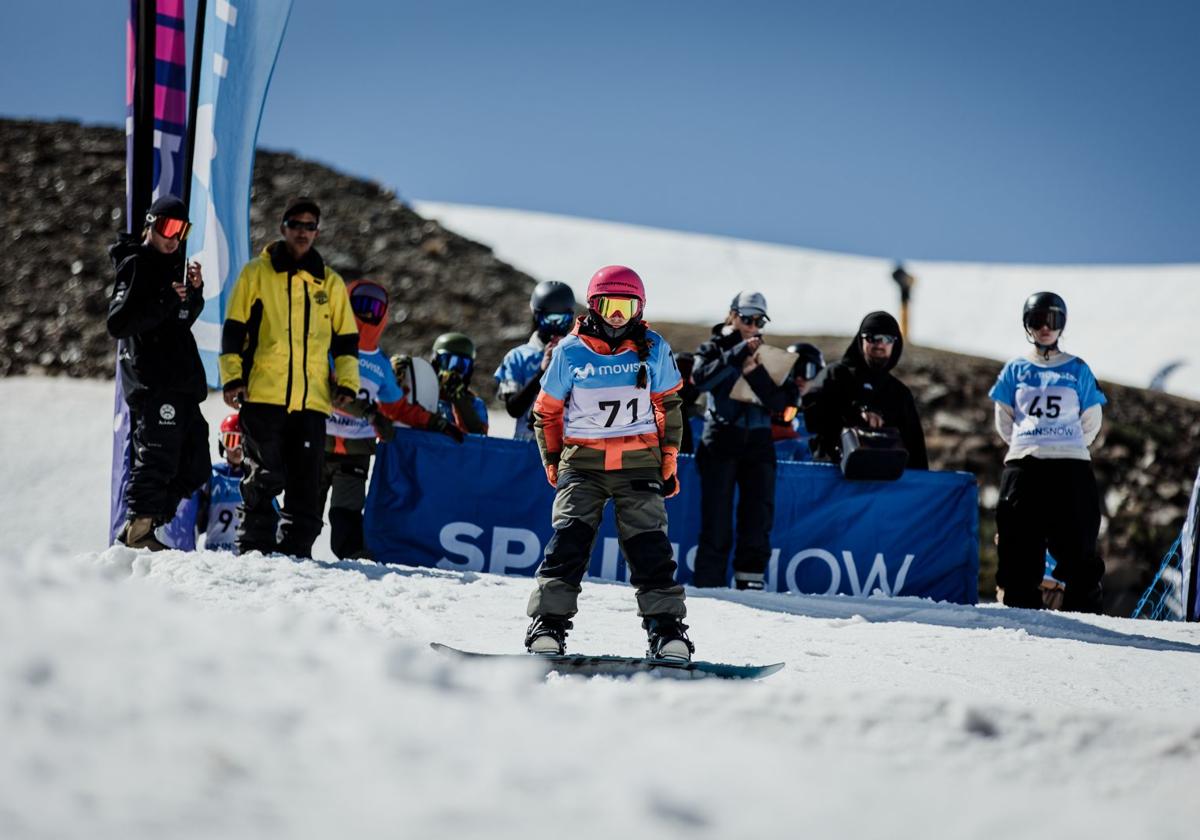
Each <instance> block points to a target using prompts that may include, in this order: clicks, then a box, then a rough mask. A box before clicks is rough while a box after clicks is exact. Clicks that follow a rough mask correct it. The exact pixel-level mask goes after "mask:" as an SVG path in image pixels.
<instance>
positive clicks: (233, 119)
mask: <svg viewBox="0 0 1200 840" xmlns="http://www.w3.org/2000/svg"><path fill="white" fill-rule="evenodd" d="M291 8H292V0H254V2H246V0H210V2H209V3H208V4H207V10H206V12H205V20H204V27H205V29H204V55H202V56H197V57H196V60H198V61H200V62H201V66H200V90H199V94H198V95H199V100H198V108H197V110H196V125H195V127H194V131H195V137H196V146H195V150H194V151H193V153H192V185H191V198H190V207H189V214H190V216H191V220H192V225H193V227H192V233H191V236H189V238H188V256H189V257H190V258H191V259H194V260H196V261H197V262H199V263H200V266H201V268H202V269H203V271H204V298H205V306H204V311H203V312H202V313H201V315H200V318H199V320H197V321H196V323H195V324H194V325H193V327H192V331H193V332H194V333H195V336H196V343H197V345H198V346H199V347H200V357H201V358H202V359H203V360H204V369H205V372H206V373H207V375H208V384H209V386H210V387H212V388H219V387H220V384H221V383H220V378H219V375H218V373H217V357H218V356H219V355H220V352H221V325H222V323H223V322H224V317H225V306H226V303H227V301H228V298H229V294H230V292H231V291H232V289H233V282H234V281H235V280H236V279H237V275H238V272H239V271H241V268H242V266H243V265H244V264H245V263H246V261H247V260H249V258H250V187H251V180H252V176H253V174H254V151H255V145H256V143H257V141H258V127H259V121H260V120H261V118H262V110H263V103H264V102H265V100H266V96H267V88H268V87H269V86H270V83H271V74H272V72H273V71H274V69H275V60H276V58H277V57H278V55H279V48H280V45H281V44H282V43H283V34H284V30H285V29H286V27H287V21H288V16H289V15H290V14H291ZM282 209H283V208H280V211H281V212H282Z"/></svg>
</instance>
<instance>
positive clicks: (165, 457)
mask: <svg viewBox="0 0 1200 840" xmlns="http://www.w3.org/2000/svg"><path fill="white" fill-rule="evenodd" d="M129 412H130V422H131V425H132V431H131V440H130V457H131V459H132V463H131V464H130V470H129V485H128V486H127V487H126V490H125V503H126V505H127V506H128V508H129V516H130V518H133V517H136V516H152V517H154V520H155V523H156V524H162V523H164V522H168V521H170V519H171V518H172V517H173V516H174V515H175V509H176V508H177V507H178V506H179V502H180V501H181V500H182V499H186V498H187V497H188V496H190V495H192V493H194V492H195V491H196V489H197V488H199V487H200V485H202V484H204V483H205V482H206V481H208V476H209V471H210V470H211V468H212V465H211V463H210V461H209V452H208V423H207V422H205V420H204V415H202V414H201V413H200V406H199V405H197V404H196V403H195V402H193V401H192V400H191V399H190V398H189V397H187V396H186V395H184V394H179V393H170V392H164V391H150V392H148V393H145V394H143V395H141V396H140V397H139V398H138V399H137V401H136V405H130V407H129Z"/></svg>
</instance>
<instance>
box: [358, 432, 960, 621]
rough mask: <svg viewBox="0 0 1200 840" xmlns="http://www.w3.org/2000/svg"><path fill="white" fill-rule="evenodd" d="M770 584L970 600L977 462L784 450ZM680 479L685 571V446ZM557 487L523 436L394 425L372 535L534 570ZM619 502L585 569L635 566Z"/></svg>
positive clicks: (422, 555) (377, 551)
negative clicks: (885, 472) (878, 469)
mask: <svg viewBox="0 0 1200 840" xmlns="http://www.w3.org/2000/svg"><path fill="white" fill-rule="evenodd" d="M777 475H778V478H777V483H776V496H775V523H774V527H773V529H772V531H771V544H772V545H773V546H774V551H773V553H772V557H771V561H770V565H769V567H768V569H767V577H766V589H767V591H771V592H784V591H791V592H805V593H820V594H829V595H833V594H838V593H841V594H845V595H870V594H872V593H874V592H879V593H881V594H883V595H889V596H892V595H915V596H920V597H924V598H932V599H934V600H939V601H954V602H957V603H961V604H974V603H976V601H977V600H978V586H979V510H978V498H977V496H978V491H977V487H976V483H975V477H974V476H973V475H971V474H969V473H951V472H926V471H924V470H912V471H910V472H907V473H905V474H904V476H903V477H902V478H901V479H900V480H899V481H894V482H874V481H846V480H845V479H844V478H842V475H841V473H840V471H839V470H838V469H837V467H835V466H833V465H830V464H814V463H802V462H780V464H779V469H778V474H777ZM679 478H680V482H681V486H682V492H681V493H680V494H679V496H677V497H675V498H674V499H669V500H668V501H667V516H668V520H669V523H668V531H667V535H668V537H669V538H670V541H671V543H672V545H673V546H674V548H675V550H676V559H677V560H682V562H681V563H680V569H679V573H678V575H677V577H678V579H679V581H680V582H682V583H690V582H691V579H692V569H693V567H694V564H695V554H696V544H697V541H698V540H697V537H698V535H699V532H700V479H699V475H698V474H697V472H696V465H695V461H694V459H693V458H692V457H691V456H687V455H681V456H680V457H679ZM553 499H554V490H553V488H551V487H550V486H549V485H548V484H547V483H546V479H545V472H544V471H543V469H542V465H541V462H540V460H539V458H538V452H537V447H536V446H534V445H533V444H532V443H529V442H525V441H513V440H501V439H497V438H484V437H480V436H474V435H472V436H469V437H468V438H467V440H466V442H465V443H463V444H461V445H457V444H455V443H453V442H452V441H450V440H447V439H445V438H443V437H442V436H440V435H434V434H430V433H428V432H418V431H412V430H405V429H397V431H396V437H395V439H394V440H393V441H391V442H390V443H386V444H381V445H380V447H379V451H378V454H377V456H376V461H375V468H374V470H373V472H372V476H371V487H370V492H369V494H368V496H367V505H366V510H365V517H366V521H365V533H366V540H367V545H368V547H369V548H370V550H371V552H372V554H373V556H374V558H375V559H376V560H378V561H380V562H385V563H403V564H407V565H414V566H435V567H437V568H442V569H457V570H460V571H473V572H494V573H497V574H518V575H533V574H534V573H535V572H536V571H537V567H538V564H539V563H540V562H541V560H542V551H543V549H544V547H545V545H546V542H547V541H548V540H549V539H550V536H551V534H552V533H553V530H552V529H551V527H550V505H551V503H552V501H553ZM611 507H612V506H611V505H610V506H609V511H610V512H608V513H606V514H605V517H604V522H603V524H602V525H601V528H600V532H599V535H598V537H597V539H596V544H595V547H594V550H593V554H592V562H591V568H590V569H589V575H590V576H591V577H594V578H600V579H603V580H623V581H627V580H628V579H629V572H628V569H627V567H626V564H625V560H624V558H623V557H622V556H621V553H620V546H619V544H618V540H617V534H616V528H615V527H614V524H613V521H612V514H611Z"/></svg>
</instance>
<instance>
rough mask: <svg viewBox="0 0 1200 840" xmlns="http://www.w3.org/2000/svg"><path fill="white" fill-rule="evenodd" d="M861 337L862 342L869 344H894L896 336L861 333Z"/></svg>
mask: <svg viewBox="0 0 1200 840" xmlns="http://www.w3.org/2000/svg"><path fill="white" fill-rule="evenodd" d="M862 337H863V339H864V340H866V341H868V342H870V343H871V344H895V343H896V336H894V335H885V334H883V333H863V334H862Z"/></svg>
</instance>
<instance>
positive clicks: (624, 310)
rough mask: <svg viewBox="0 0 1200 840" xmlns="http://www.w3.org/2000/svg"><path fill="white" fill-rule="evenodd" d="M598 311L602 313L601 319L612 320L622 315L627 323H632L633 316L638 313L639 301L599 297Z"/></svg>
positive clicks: (597, 302)
mask: <svg viewBox="0 0 1200 840" xmlns="http://www.w3.org/2000/svg"><path fill="white" fill-rule="evenodd" d="M596 311H597V312H598V313H600V317H601V318H611V317H613V316H614V315H618V314H619V315H621V317H623V318H624V319H625V320H626V321H632V320H633V316H634V315H636V314H637V311H638V299H637V298H627V297H607V296H603V297H598V298H596Z"/></svg>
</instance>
